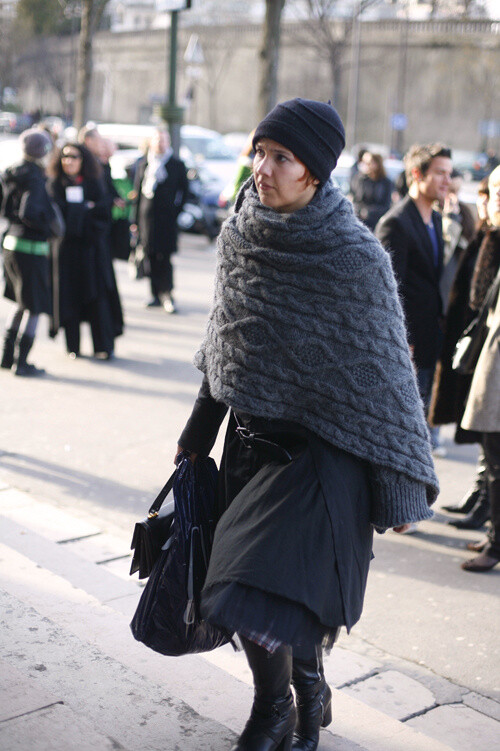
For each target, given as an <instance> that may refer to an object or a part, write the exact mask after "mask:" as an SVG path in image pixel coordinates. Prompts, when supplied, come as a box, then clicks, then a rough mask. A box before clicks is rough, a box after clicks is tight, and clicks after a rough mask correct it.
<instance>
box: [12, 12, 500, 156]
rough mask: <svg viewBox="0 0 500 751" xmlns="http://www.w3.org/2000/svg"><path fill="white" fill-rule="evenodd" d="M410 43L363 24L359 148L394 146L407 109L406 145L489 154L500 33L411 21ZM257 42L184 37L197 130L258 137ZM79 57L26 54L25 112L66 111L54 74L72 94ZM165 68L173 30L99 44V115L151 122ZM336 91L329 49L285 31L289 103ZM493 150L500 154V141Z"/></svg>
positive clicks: (248, 30) (235, 33)
mask: <svg viewBox="0 0 500 751" xmlns="http://www.w3.org/2000/svg"><path fill="white" fill-rule="evenodd" d="M299 31H300V30H299ZM192 33H196V34H198V35H199V39H200V43H201V47H202V50H203V54H204V58H205V62H204V64H203V65H201V66H199V67H198V68H196V69H195V70H193V69H191V71H190V70H189V68H188V66H187V64H186V63H185V62H184V60H183V54H184V50H185V49H186V46H187V43H188V40H189V36H190V35H191V34H192ZM405 34H406V31H405V27H404V25H402V24H401V22H386V23H383V22H373V23H363V25H362V34H361V46H360V55H359V59H360V66H359V89H358V116H357V120H356V131H355V140H356V141H358V142H359V141H371V142H384V143H390V141H391V123H390V116H391V113H393V112H395V111H398V109H399V110H400V111H403V112H404V113H405V114H406V115H407V117H408V128H407V130H406V132H405V133H404V138H403V146H408V145H409V144H410V143H413V142H414V141H429V140H444V141H447V142H449V143H451V144H452V145H453V146H454V147H455V148H460V149H476V148H479V147H480V146H481V145H483V144H482V143H481V138H480V133H479V123H480V121H482V120H497V121H500V98H499V97H498V91H499V90H500V25H499V24H496V25H495V24H493V23H489V22H470V23H468V24H465V23H458V22H449V23H447V22H436V23H432V24H429V23H427V24H423V23H413V22H410V23H409V24H408V27H407V44H406V45H405V44H404V40H405ZM336 35H337V37H338V40H339V45H340V50H341V52H340V59H341V74H340V78H341V84H340V91H339V92H338V99H337V102H338V106H339V109H340V112H341V114H342V116H343V118H344V120H345V119H346V117H347V111H348V96H349V90H350V88H352V87H351V86H350V80H349V76H350V70H351V59H352V49H351V42H350V35H349V28H348V27H346V26H345V25H342V24H337V25H336ZM259 42H260V27H258V26H246V27H242V26H234V27H225V28H214V27H205V28H193V27H190V28H189V29H182V28H181V29H180V32H179V60H178V84H177V92H178V97H177V98H178V100H179V101H181V102H182V101H183V100H184V99H185V97H186V94H187V92H188V91H189V89H191V90H192V91H193V92H194V97H193V98H192V100H190V103H189V107H188V108H187V110H186V118H185V119H186V121H187V122H190V123H193V124H199V125H204V126H206V127H212V128H215V129H217V130H220V131H222V132H229V131H235V130H237V131H249V130H251V129H252V127H254V125H255V118H256V114H255V113H256V98H257V81H258V47H259ZM405 50H406V52H405ZM74 51H75V43H74V40H73V41H72V40H71V39H68V38H65V39H60V40H50V41H49V42H48V43H45V46H44V51H43V54H41V53H40V50H38V52H37V51H36V49H35V48H33V50H30V51H24V52H23V55H22V57H20V58H19V60H18V62H17V67H16V70H17V75H18V86H19V91H20V97H21V100H22V103H23V105H24V106H25V107H26V108H35V107H39V106H41V107H43V108H44V109H45V110H49V111H50V110H52V111H60V110H61V96H57V95H56V94H55V88H54V87H55V84H54V79H55V78H57V76H55V74H54V70H53V69H54V68H55V70H59V79H58V80H59V87H60V88H61V87H62V88H63V89H64V91H65V92H66V93H67V92H68V91H70V90H71V86H72V81H71V78H72V76H71V70H72V59H73V55H74ZM42 59H43V61H44V63H43V65H42V63H41V60H42ZM37 60H38V61H39V63H38V64H37V62H36V61H37ZM167 60H168V31H167V32H165V31H161V30H159V31H148V32H143V33H125V34H111V33H100V34H98V35H97V37H96V39H95V42H94V80H93V90H92V98H91V108H90V117H91V118H93V119H96V120H101V121H115V122H146V121H147V120H148V118H149V117H150V115H151V112H152V109H153V107H154V103H155V102H157V101H161V100H162V99H164V98H165V97H166V91H167ZM30 66H31V68H30ZM44 66H45V67H46V68H47V70H46V71H45V73H44ZM35 69H36V70H35ZM30 70H31V73H30ZM402 71H404V75H403V73H402ZM398 91H399V92H400V94H399V102H398ZM333 93H334V91H333V82H332V73H331V69H330V64H329V61H328V56H327V54H325V50H324V49H319V48H318V46H317V45H316V44H314V43H313V42H312V41H309V42H307V41H305V40H304V38H303V37H302V38H301V37H300V35H299V33H298V30H297V28H296V27H292V26H285V27H284V29H283V44H282V53H281V61H280V71H279V97H280V99H286V98H289V97H292V96H299V95H300V96H305V97H310V98H318V99H323V100H327V99H330V98H333ZM401 97H402V98H403V100H404V101H403V102H401ZM62 98H64V92H62ZM351 125H352V124H349V123H348V126H349V132H350V133H352V127H351ZM490 145H493V146H496V147H497V148H498V147H499V146H500V143H498V138H497V139H496V140H495V139H492V140H490Z"/></svg>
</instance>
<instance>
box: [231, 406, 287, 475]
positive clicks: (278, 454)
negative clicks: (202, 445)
mask: <svg viewBox="0 0 500 751" xmlns="http://www.w3.org/2000/svg"><path fill="white" fill-rule="evenodd" d="M233 414H234V419H235V420H236V424H237V426H238V427H237V428H236V433H237V435H238V438H239V439H240V441H241V442H242V444H243V445H244V446H245V448H256V449H258V448H261V449H263V450H264V449H265V450H267V451H269V452H270V453H271V454H273V455H274V456H275V458H277V459H279V460H280V461H282V462H283V463H284V464H288V463H289V462H291V461H292V459H293V457H292V455H291V454H290V452H289V451H287V450H286V448H284V446H280V444H279V443H275V442H274V441H270V440H269V438H267V437H266V435H267V434H266V433H252V431H251V430H249V429H248V428H245V427H244V426H243V425H241V424H240V421H239V420H238V417H237V416H236V414H235V413H234V412H233Z"/></svg>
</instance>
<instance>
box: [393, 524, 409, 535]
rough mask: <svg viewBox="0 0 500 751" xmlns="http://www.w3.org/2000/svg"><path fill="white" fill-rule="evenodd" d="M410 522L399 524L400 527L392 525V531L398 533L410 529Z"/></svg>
mask: <svg viewBox="0 0 500 751" xmlns="http://www.w3.org/2000/svg"><path fill="white" fill-rule="evenodd" d="M410 527H411V524H401V526H400V527H393V530H394V532H398V533H399V534H400V535H401V534H403V533H404V532H406V531H407V530H408V529H410Z"/></svg>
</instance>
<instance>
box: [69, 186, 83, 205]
mask: <svg viewBox="0 0 500 751" xmlns="http://www.w3.org/2000/svg"><path fill="white" fill-rule="evenodd" d="M66 200H67V202H68V203H82V202H83V187H82V186H81V185H68V187H67V188H66Z"/></svg>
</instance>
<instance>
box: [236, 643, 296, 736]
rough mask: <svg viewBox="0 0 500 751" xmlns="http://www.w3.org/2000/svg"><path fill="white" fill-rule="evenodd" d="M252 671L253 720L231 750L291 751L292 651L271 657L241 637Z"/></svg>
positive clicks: (287, 649)
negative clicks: (253, 689) (253, 686)
mask: <svg viewBox="0 0 500 751" xmlns="http://www.w3.org/2000/svg"><path fill="white" fill-rule="evenodd" d="M241 641H242V642H243V647H244V649H245V653H246V656H247V659H248V664H249V665H250V668H251V670H252V674H253V679H254V685H255V695H254V702H253V707H252V712H251V714H250V719H249V720H248V722H247V724H246V725H245V729H244V730H243V732H242V734H241V735H240V737H239V738H238V741H237V743H236V745H234V746H233V747H232V749H231V751H291V748H292V740H293V731H294V728H295V721H296V718H297V714H296V712H295V706H294V703H293V696H292V692H291V690H290V679H291V676H292V650H291V648H290V647H288V646H285V645H282V646H281V647H278V649H277V650H276V651H275V652H274V653H273V654H272V655H270V654H269V653H268V652H267V651H266V650H265V649H264V648H263V647H259V646H258V645H257V644H254V643H253V642H251V641H249V640H248V639H245V638H244V637H241Z"/></svg>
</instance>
